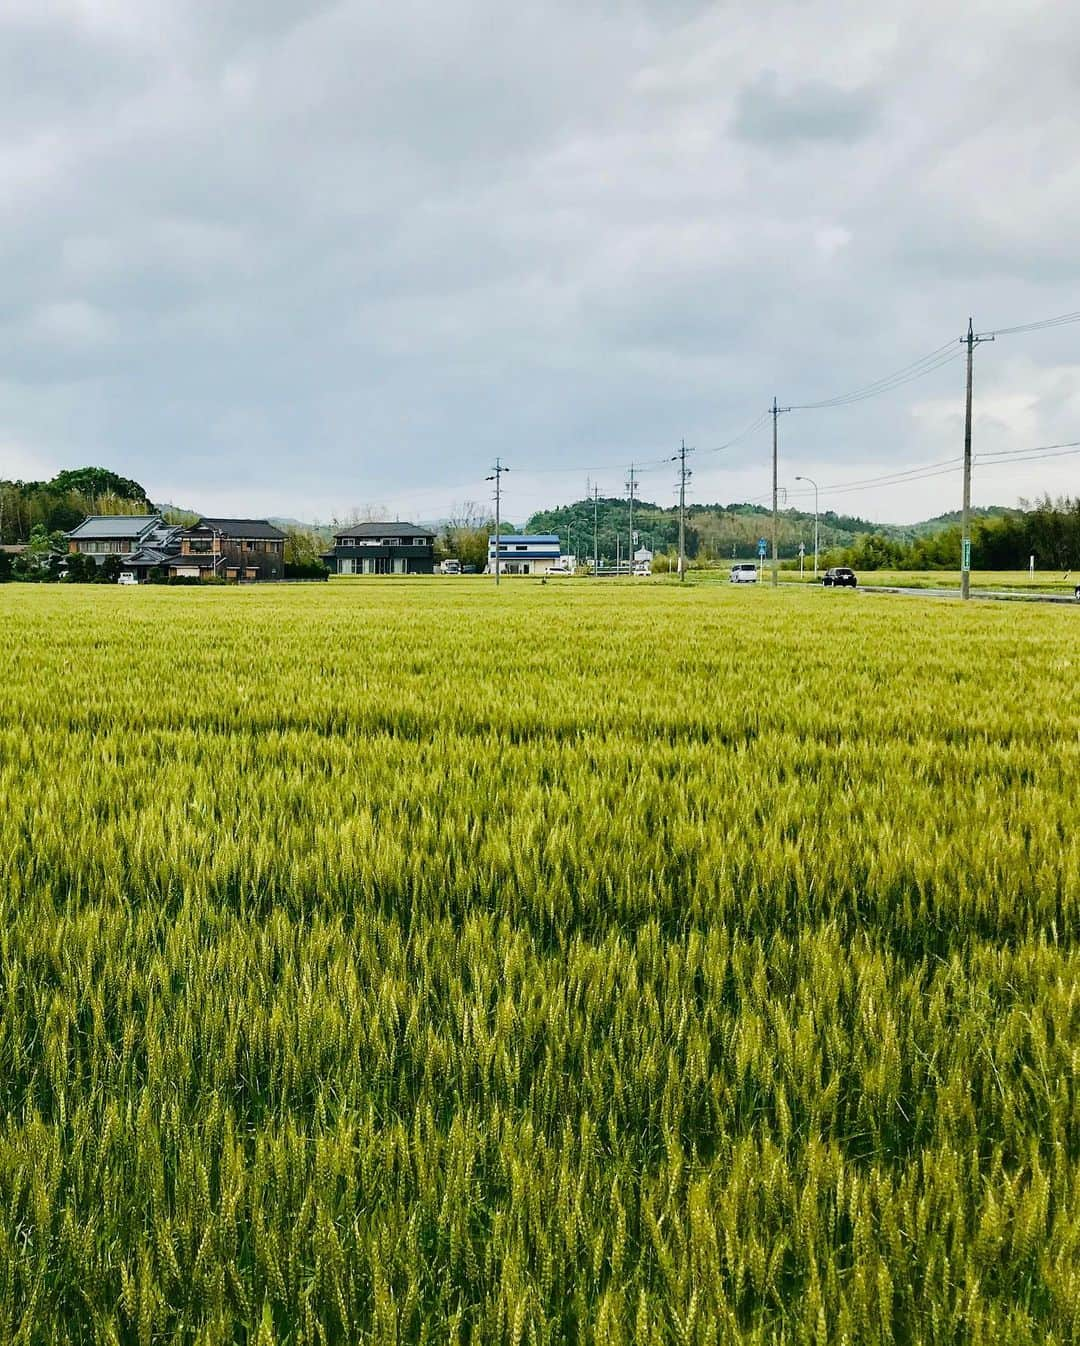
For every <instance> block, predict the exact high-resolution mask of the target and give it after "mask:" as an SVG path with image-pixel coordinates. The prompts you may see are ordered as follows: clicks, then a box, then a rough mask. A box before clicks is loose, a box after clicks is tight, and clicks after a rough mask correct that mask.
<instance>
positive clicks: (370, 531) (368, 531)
mask: <svg viewBox="0 0 1080 1346" xmlns="http://www.w3.org/2000/svg"><path fill="white" fill-rule="evenodd" d="M405 533H413V534H415V535H416V536H418V537H434V536H435V531H434V529H432V528H421V526H420V525H419V524H418V523H409V522H407V521H406V520H404V519H393V520H391V521H390V522H388V523H358V524H354V525H353V527H352V528H339V529H338V531H337V532H336V533H335V534H334V536H335V537H394V536H395V535H398V534H405Z"/></svg>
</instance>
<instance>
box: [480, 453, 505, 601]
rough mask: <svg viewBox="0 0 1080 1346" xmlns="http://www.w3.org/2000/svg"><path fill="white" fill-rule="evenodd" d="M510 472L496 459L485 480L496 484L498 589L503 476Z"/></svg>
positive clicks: (496, 570)
mask: <svg viewBox="0 0 1080 1346" xmlns="http://www.w3.org/2000/svg"><path fill="white" fill-rule="evenodd" d="M509 471H510V469H509V468H508V467H503V465H502V459H500V458H496V459H495V466H494V467H493V468H492V469H491V476H490V477H485V478H484V480H485V481H493V482H494V483H495V585H496V588H497V587H498V584H499V570H500V569H501V567H500V564H499V553H500V551H501V549H502V544H501V543H500V541H499V536H500V529H501V528H502V474H503V473H504V472H509Z"/></svg>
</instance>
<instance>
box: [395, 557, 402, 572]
mask: <svg viewBox="0 0 1080 1346" xmlns="http://www.w3.org/2000/svg"><path fill="white" fill-rule="evenodd" d="M394 574H395V575H404V574H405V558H404V556H395V557H394Z"/></svg>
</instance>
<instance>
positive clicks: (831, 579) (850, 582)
mask: <svg viewBox="0 0 1080 1346" xmlns="http://www.w3.org/2000/svg"><path fill="white" fill-rule="evenodd" d="M821 582H822V584H825V585H832V586H833V587H834V588H837V589H839V588H841V587H843V586H844V585H846V586H847V587H848V588H849V589H854V588H855V586H856V584H858V582H859V581H858V580H857V579H856V578H855V572H854V570H849V569H848V568H847V566H833V567H832V569H831V570H826V572H825V574H824V575H823V576H822V577H821Z"/></svg>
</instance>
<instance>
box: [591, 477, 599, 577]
mask: <svg viewBox="0 0 1080 1346" xmlns="http://www.w3.org/2000/svg"><path fill="white" fill-rule="evenodd" d="M599 505H600V487H599V486H594V487H593V489H592V573H593V579H596V577H597V576H598V575H599V574H600V552H599V550H598V549H597V545H596V539H597V530H596V511H597V509H598V508H599Z"/></svg>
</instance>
